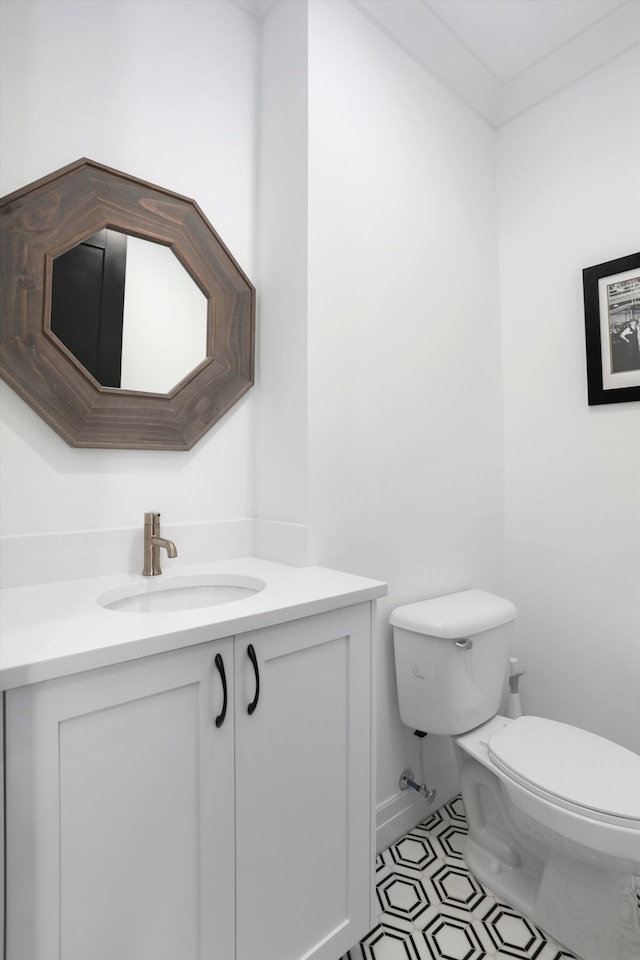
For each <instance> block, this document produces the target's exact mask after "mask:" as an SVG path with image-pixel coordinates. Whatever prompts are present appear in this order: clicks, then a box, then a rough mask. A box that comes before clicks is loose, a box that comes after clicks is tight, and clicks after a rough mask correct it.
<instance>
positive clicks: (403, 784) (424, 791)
mask: <svg viewBox="0 0 640 960" xmlns="http://www.w3.org/2000/svg"><path fill="white" fill-rule="evenodd" d="M414 736H416V737H419V738H420V777H421V780H422V783H416V781H415V779H414V777H415V774H414V772H413V770H405V771H404V773H403V774H402V776H401V777H400V789H401V790H409V789H411V790H415V791H416V792H417V793H419V794H420V796H422V797H424V799H425V801H426V802H427V803H429V804H431V803H433V801H434V800H435V796H436V791H435V789H434V790H429V788H428V787H427V785H426V784H425V782H424V738H425V737H426V733H423V732H422V730H416V731H414Z"/></svg>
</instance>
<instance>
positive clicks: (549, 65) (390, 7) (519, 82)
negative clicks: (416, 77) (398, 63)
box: [350, 0, 640, 127]
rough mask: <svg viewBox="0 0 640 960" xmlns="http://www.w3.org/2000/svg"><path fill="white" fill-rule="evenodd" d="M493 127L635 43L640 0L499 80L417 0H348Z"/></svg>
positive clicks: (637, 42) (639, 24)
mask: <svg viewBox="0 0 640 960" xmlns="http://www.w3.org/2000/svg"><path fill="white" fill-rule="evenodd" d="M350 3H352V5H353V6H354V7H356V9H358V10H359V11H360V12H361V13H362V14H363V15H364V16H365V17H367V19H368V20H370V21H371V22H372V23H374V24H376V26H378V27H379V28H380V29H381V30H382V31H383V32H384V33H385V34H386V35H387V36H388V37H390V38H391V39H392V40H393V41H394V42H395V43H397V44H398V46H400V47H401V48H402V49H403V50H404V51H405V52H406V53H407V54H409V56H411V57H412V58H413V59H414V60H415V61H416V62H417V63H419V64H420V65H421V66H422V67H424V68H425V69H426V70H428V71H429V73H431V74H432V75H433V76H435V77H436V78H437V79H438V80H439V81H440V82H441V83H443V84H444V86H446V87H448V88H449V90H451V91H452V92H453V93H455V94H456V95H457V96H458V97H460V98H461V99H462V100H464V102H465V103H466V104H467V105H468V106H469V107H471V109H472V110H474V111H475V112H476V113H477V114H479V115H480V116H481V117H482V118H483V119H484V120H486V121H487V123H489V124H490V125H491V126H493V127H500V126H502V125H503V124H505V123H508V122H509V121H510V120H513V119H514V118H515V117H517V116H520V114H522V113H525V112H526V111H527V110H530V109H531V108H532V107H535V106H536V105H537V104H538V103H541V102H542V101H544V100H547V99H548V98H549V97H551V96H553V95H554V94H555V93H558V92H560V90H563V89H565V88H566V87H568V86H570V85H571V84H573V83H576V82H577V81H578V80H581V79H582V78H583V77H585V76H587V75H588V74H589V73H592V72H593V71H594V70H597V69H598V68H599V67H602V66H604V65H605V64H607V63H610V62H611V61H612V60H614V59H615V58H616V57H619V56H621V55H622V54H624V53H626V52H628V51H629V50H631V49H633V48H634V47H637V46H639V45H640V0H627V2H626V3H624V4H623V5H622V6H620V7H617V8H616V9H615V10H613V11H612V12H611V13H610V14H608V15H607V16H605V17H603V18H602V19H601V20H599V21H598V22H597V23H595V24H593V26H591V27H589V28H588V29H587V30H584V31H582V33H580V34H578V35H577V36H576V37H574V38H573V39H572V40H570V41H569V42H567V43H565V44H563V45H562V46H561V47H560V48H558V49H557V50H555V51H554V52H553V53H551V54H549V56H547V57H544V58H543V59H542V60H539V61H538V62H537V63H535V64H534V65H533V66H531V67H529V68H528V69H527V70H524V71H523V72H522V73H520V74H518V75H517V76H516V77H514V78H513V79H512V80H510V81H508V82H507V83H500V81H498V80H497V79H496V78H495V77H494V76H493V74H491V73H490V72H489V70H488V69H487V68H486V67H485V66H484V65H483V64H482V63H481V62H480V61H479V60H478V59H477V58H476V57H475V56H474V55H473V54H472V53H471V51H470V50H469V49H468V48H467V47H466V46H465V45H464V44H463V43H461V42H460V40H458V39H457V37H456V36H455V35H454V34H453V33H452V32H451V31H450V30H449V29H448V27H446V26H445V24H444V23H443V22H442V21H441V20H440V19H439V18H438V17H437V16H436V15H435V13H433V12H432V11H431V10H430V9H429V7H428V6H427V5H426V4H425V3H424V2H422V0H350Z"/></svg>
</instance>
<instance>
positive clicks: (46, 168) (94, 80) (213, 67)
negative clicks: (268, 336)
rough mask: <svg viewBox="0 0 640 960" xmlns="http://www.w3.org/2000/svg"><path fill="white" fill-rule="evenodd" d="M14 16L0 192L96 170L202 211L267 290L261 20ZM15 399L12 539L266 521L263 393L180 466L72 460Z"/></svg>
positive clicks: (63, 9)
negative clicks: (171, 194) (260, 173)
mask: <svg viewBox="0 0 640 960" xmlns="http://www.w3.org/2000/svg"><path fill="white" fill-rule="evenodd" d="M0 11H1V17H2V19H1V22H0V38H1V42H2V49H1V58H0V59H1V63H2V76H1V78H0V96H1V97H2V101H1V105H2V113H1V115H0V127H1V129H2V138H1V140H0V170H1V173H2V181H1V184H0V192H1V193H2V194H6V193H9V192H11V191H13V190H15V189H17V188H18V187H21V186H23V185H25V184H27V183H30V182H31V181H33V180H35V179H37V178H38V177H41V176H44V175H46V174H47V173H49V172H51V171H53V170H56V169H58V168H59V167H62V166H64V165H65V164H67V163H70V162H72V161H74V160H77V159H78V158H80V157H83V156H86V157H89V158H91V159H94V160H97V161H99V162H100V163H104V164H106V165H108V166H112V167H115V168H116V169H120V170H124V171H125V172H127V173H130V174H132V175H134V176H137V177H141V178H142V179H145V180H148V181H150V182H152V183H157V184H159V185H161V186H163V187H167V188H168V189H172V190H174V191H176V192H177V193H180V194H183V195H185V196H188V197H192V198H193V199H195V200H196V201H197V202H198V204H199V206H200V207H201V209H202V210H203V212H204V213H205V215H206V216H207V217H208V219H209V220H210V221H211V223H212V224H213V225H214V227H215V228H216V230H217V231H218V233H219V234H220V236H221V237H222V239H223V240H224V242H225V243H226V245H227V246H228V247H229V249H230V250H231V252H232V253H233V255H234V256H235V257H236V259H237V260H238V262H239V263H240V264H241V265H242V267H243V269H244V270H245V272H246V273H247V274H248V275H249V277H250V278H252V279H253V280H254V282H256V280H255V275H256V267H257V255H256V210H257V197H256V194H257V160H258V156H257V149H258V144H257V141H258V121H257V117H258V63H259V25H258V24H257V22H256V21H254V20H252V18H250V17H248V16H247V15H246V14H245V13H243V12H242V11H241V10H239V9H237V8H236V7H234V6H233V5H232V4H230V3H219V2H216V3H202V2H199V0H181V2H180V3H172V2H163V3H148V2H146V0H83V2H81V3H79V2H77V0H30V2H28V3H23V2H21V0H2V3H1V6H0ZM1 388H2V393H1V395H0V396H1V404H2V434H1V436H0V443H1V445H2V454H3V455H2V475H1V477H0V484H1V488H2V531H3V534H5V535H6V534H28V533H41V532H48V531H58V530H90V529H94V528H96V529H98V528H100V529H106V528H111V527H120V526H122V527H137V526H139V525H140V526H141V524H142V519H143V512H144V511H145V510H152V509H157V510H161V511H162V513H163V520H166V521H167V522H168V523H186V522H190V521H194V522H195V521H200V522H201V521H205V520H223V519H229V518H236V517H247V516H252V515H253V498H254V489H253V477H254V471H253V444H252V440H253V423H252V420H253V410H254V407H255V402H254V399H253V395H252V392H249V394H247V395H246V396H245V397H244V398H243V399H242V400H241V401H240V402H239V403H238V404H237V405H236V406H235V407H234V408H233V410H232V411H231V412H230V413H229V414H228V415H227V416H226V417H224V418H223V420H222V421H221V422H220V423H218V424H216V426H215V427H214V428H213V429H212V430H211V431H210V432H209V433H208V434H207V435H206V436H205V437H204V438H203V439H202V440H201V441H200V442H199V443H198V444H197V445H196V447H195V448H194V449H193V450H192V451H190V452H189V453H175V452H151V451H140V452H136V451H129V450H116V451H109V450H76V449H72V448H71V447H68V446H67V445H66V443H65V442H64V441H63V440H61V439H60V438H58V436H57V435H56V434H54V433H53V432H52V431H51V430H50V428H49V427H47V426H46V425H45V424H44V423H43V422H42V421H40V419H39V418H38V417H37V416H36V415H35V414H34V413H32V412H31V410H30V409H29V408H28V407H27V406H26V404H24V403H23V401H22V400H20V399H19V398H18V397H17V396H16V395H15V394H14V393H13V392H12V391H11V390H10V389H9V388H8V387H7V386H6V385H5V384H2V385H1Z"/></svg>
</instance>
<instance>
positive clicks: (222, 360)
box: [0, 159, 255, 450]
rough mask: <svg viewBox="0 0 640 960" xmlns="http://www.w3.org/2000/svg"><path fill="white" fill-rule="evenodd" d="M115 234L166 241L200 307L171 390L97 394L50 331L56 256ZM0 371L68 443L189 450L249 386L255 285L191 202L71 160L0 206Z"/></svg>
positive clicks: (88, 376)
mask: <svg viewBox="0 0 640 960" xmlns="http://www.w3.org/2000/svg"><path fill="white" fill-rule="evenodd" d="M103 227H111V228H113V229H115V230H119V231H120V232H122V233H127V234H130V235H132V236H136V237H140V238H142V239H145V240H152V241H155V242H157V243H161V244H164V245H166V246H169V247H170V248H171V249H172V250H173V252H174V254H175V255H176V257H177V258H178V260H179V261H180V262H181V263H182V265H183V266H184V268H185V269H186V270H187V272H188V273H189V274H190V275H191V277H192V278H193V280H194V281H195V282H196V283H197V285H198V286H199V287H200V289H201V290H202V292H203V293H204V295H205V297H206V298H207V301H208V326H207V356H206V359H205V360H204V361H203V362H202V363H201V364H199V366H198V367H196V368H195V369H194V370H193V371H192V372H191V373H190V374H189V375H188V376H186V377H185V378H184V379H183V380H182V381H181V382H180V383H178V384H177V385H176V386H175V387H174V388H173V390H172V391H171V392H170V393H167V394H159V393H142V392H137V391H133V390H122V389H119V388H114V387H103V386H101V385H100V384H99V383H98V382H97V381H96V380H94V378H93V377H92V376H91V374H89V373H88V372H87V371H86V370H85V368H84V367H83V366H82V365H81V364H80V363H79V362H78V361H77V360H76V359H75V357H74V356H73V354H71V353H70V352H69V351H68V350H67V349H66V347H65V346H64V345H63V344H62V343H61V342H60V341H59V340H58V338H57V337H55V336H54V335H53V334H52V333H51V330H50V312H51V311H50V304H51V276H52V265H53V260H54V258H55V257H57V256H59V255H60V254H61V253H64V252H66V251H67V250H69V249H70V248H71V247H73V246H75V245H76V244H77V243H79V242H80V240H82V239H84V238H85V237H88V236H90V235H91V234H93V233H95V232H97V231H98V230H101V229H102V228H103ZM0 311H1V312H0V376H1V377H2V379H3V380H5V381H6V382H7V383H8V384H9V385H10V386H11V387H12V388H13V390H15V391H16V393H17V394H18V395H19V396H20V397H22V399H23V400H24V401H25V402H26V403H28V404H29V406H30V407H32V408H33V410H35V411H36V413H38V414H39V415H40V416H41V417H42V418H43V419H44V420H45V421H46V422H47V423H48V424H49V426H51V427H52V428H53V429H54V430H55V431H56V432H57V433H58V434H59V435H60V436H61V437H63V438H64V440H66V441H67V443H68V444H70V445H71V446H73V447H115V448H132V449H152V450H190V449H191V447H192V446H193V445H194V444H195V443H196V442H197V441H198V440H199V439H200V438H201V437H202V436H203V435H204V434H205V433H206V432H207V430H209V429H210V428H211V427H212V426H213V425H214V424H215V423H216V422H217V421H218V420H219V419H220V417H222V416H223V415H224V414H225V413H226V412H227V411H228V410H229V409H230V407H232V406H233V404H234V403H235V402H236V401H237V400H238V399H239V398H240V397H241V396H242V395H243V394H244V393H246V391H247V390H249V388H250V387H251V386H252V384H253V371H254V336H255V289H254V287H253V286H252V284H251V282H250V281H249V280H248V279H247V277H246V276H245V274H244V273H243V271H242V270H241V268H240V267H239V266H238V264H237V263H236V261H235V260H234V258H233V257H232V255H231V254H230V252H229V251H228V250H227V248H226V247H225V245H224V244H223V243H222V241H221V240H220V238H219V236H218V235H217V234H216V232H215V230H214V229H213V227H212V226H211V224H210V223H209V222H208V220H207V219H206V217H205V216H204V215H203V213H202V211H201V210H200V209H199V207H198V206H197V204H196V203H195V202H194V201H193V200H189V199H188V198H186V197H182V196H179V195H178V194H175V193H172V192H170V191H169V190H164V189H163V188H161V187H157V186H154V185H152V184H149V183H146V182H144V181H143V180H138V179H136V178H135V177H130V176H127V175H126V174H124V173H120V172H119V171H117V170H112V169H110V168H109V167H104V166H102V165H101V164H98V163H95V162H94V161H92V160H86V159H82V160H78V161H77V162H76V163H72V164H70V165H69V166H67V167H63V168H62V169H61V170H57V171H56V172H55V173H52V174H50V175H49V176H47V177H44V178H43V179H42V180H38V181H36V182H35V183H32V184H29V185H28V186H26V187H24V188H22V189H21V190H18V191H16V192H15V193H12V194H10V195H9V196H7V197H3V198H2V200H0Z"/></svg>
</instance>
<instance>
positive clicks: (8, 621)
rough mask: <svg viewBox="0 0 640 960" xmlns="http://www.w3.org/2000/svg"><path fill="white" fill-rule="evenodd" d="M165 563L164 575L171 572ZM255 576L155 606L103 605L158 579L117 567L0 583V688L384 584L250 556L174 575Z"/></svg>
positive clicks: (357, 596)
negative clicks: (229, 590)
mask: <svg viewBox="0 0 640 960" xmlns="http://www.w3.org/2000/svg"><path fill="white" fill-rule="evenodd" d="M168 567H169V565H168V564H165V573H164V575H163V576H164V578H165V579H169V578H170V577H171V573H170V572H169V569H168ZM202 574H221V575H238V576H247V577H257V578H258V579H260V580H263V581H265V582H266V587H265V589H264V590H261V591H260V592H259V593H255V594H253V595H252V596H250V597H247V598H244V599H241V600H236V601H234V602H232V603H223V604H220V605H217V606H209V607H201V608H199V609H195V610H181V611H170V612H163V613H130V612H126V613H125V612H123V611H116V610H107V609H105V608H104V607H102V606H100V604H99V603H98V602H97V598H98V597H99V596H101V595H102V594H103V593H106V592H107V591H113V590H117V589H118V588H123V587H127V586H129V585H132V584H136V583H138V582H139V581H141V580H144V581H145V582H149V583H151V582H152V581H157V580H159V579H160V578H155V577H154V578H149V579H148V580H147V578H143V577H140V576H134V575H128V574H124V575H121V576H111V577H100V578H96V579H86V580H69V581H64V582H60V583H44V584H37V585H34V586H27V587H13V588H10V589H6V590H1V591H0V689H9V688H11V687H19V686H24V685H25V684H28V683H37V682H39V681H41V680H49V679H51V678H53V677H61V676H65V675H67V674H70V673H78V672H80V671H82V670H91V669H93V668H95V667H102V666H106V665H108V664H112V663H120V662H122V661H125V660H133V659H136V658H138V657H146V656H149V655H150V654H154V653H164V652H165V651H167V650H176V649H178V648H180V647H187V646H191V645H193V644H195V643H203V642H206V641H208V640H219V639H221V638H222V637H228V636H233V635H234V634H238V633H245V632H246V631H248V630H257V629H259V628H261V627H266V626H270V625H272V624H275V623H283V622H285V621H287V620H296V619H299V618H300V617H307V616H311V615H313V614H315V613H323V612H325V611H327V610H335V609H338V608H339V607H345V606H350V605H351V604H354V603H361V602H363V601H368V600H374V599H375V598H376V597H381V596H384V595H385V594H386V592H387V588H386V584H384V583H381V582H380V581H378V580H368V579H364V578H362V577H355V576H353V575H351V574H346V573H339V572H338V571H336V570H329V569H326V568H325V567H289V566H285V565H283V564H279V563H272V562H271V561H268V560H259V559H256V558H254V557H249V558H246V559H242V560H224V561H218V562H215V563H201V564H197V565H193V566H181V567H180V568H179V569H178V570H176V575H179V576H180V577H184V576H198V575H202Z"/></svg>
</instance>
